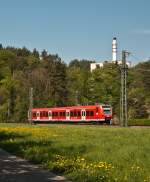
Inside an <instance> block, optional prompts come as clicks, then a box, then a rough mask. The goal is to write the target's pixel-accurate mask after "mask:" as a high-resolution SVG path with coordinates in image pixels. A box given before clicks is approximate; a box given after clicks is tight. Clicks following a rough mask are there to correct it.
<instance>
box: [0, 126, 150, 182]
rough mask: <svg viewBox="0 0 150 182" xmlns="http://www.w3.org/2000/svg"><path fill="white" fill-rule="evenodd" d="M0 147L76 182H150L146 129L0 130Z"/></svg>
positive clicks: (149, 134)
mask: <svg viewBox="0 0 150 182" xmlns="http://www.w3.org/2000/svg"><path fill="white" fill-rule="evenodd" d="M0 147H2V148H3V149H5V150H7V151H9V152H11V153H13V154H17V155H19V156H22V157H24V158H26V159H28V160H30V161H32V162H34V163H38V164H41V165H42V166H43V167H44V168H48V169H49V170H50V171H53V172H55V173H58V174H61V175H64V176H66V177H67V178H69V179H71V180H72V181H76V182H94V181H98V182H115V181H118V182H142V181H143V182H150V129H149V128H119V127H109V126H96V125H94V126H83V125H55V124H52V125H46V126H40V125H34V126H29V125H23V124H22V125H19V124H0Z"/></svg>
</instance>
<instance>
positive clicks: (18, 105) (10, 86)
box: [0, 44, 150, 122]
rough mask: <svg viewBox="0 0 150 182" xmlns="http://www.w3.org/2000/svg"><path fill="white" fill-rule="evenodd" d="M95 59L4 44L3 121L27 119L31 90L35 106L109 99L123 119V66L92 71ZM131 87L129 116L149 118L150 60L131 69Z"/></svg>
mask: <svg viewBox="0 0 150 182" xmlns="http://www.w3.org/2000/svg"><path fill="white" fill-rule="evenodd" d="M91 62H92V61H91V60H78V59H74V60H72V61H70V62H69V63H68V64H67V63H66V62H65V61H63V60H62V59H61V58H60V57H59V56H58V55H57V54H56V55H53V54H50V53H48V52H47V51H46V50H43V51H42V52H41V53H39V52H38V51H37V49H36V48H34V49H33V50H32V51H31V50H29V49H27V48H26V47H23V48H15V47H10V46H8V47H3V45H2V44H0V122H26V121H27V113H28V109H29V90H30V88H33V106H34V107H55V106H72V105H90V104H95V103H104V104H105V103H106V104H111V105H112V107H113V113H114V116H116V118H119V104H120V66H119V65H117V64H112V63H108V62H106V63H105V65H104V67H103V68H97V69H95V70H94V71H93V72H90V63H91ZM127 90H128V118H129V119H132V118H134V119H140V118H150V60H147V61H141V62H140V63H138V64H137V65H136V66H134V67H131V68H129V69H128V75H127Z"/></svg>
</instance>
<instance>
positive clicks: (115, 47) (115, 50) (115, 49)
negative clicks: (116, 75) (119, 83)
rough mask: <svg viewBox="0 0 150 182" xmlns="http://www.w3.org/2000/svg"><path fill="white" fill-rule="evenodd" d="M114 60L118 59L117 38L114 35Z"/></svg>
mask: <svg viewBox="0 0 150 182" xmlns="http://www.w3.org/2000/svg"><path fill="white" fill-rule="evenodd" d="M112 61H113V62H116V61H117V38H116V37H114V38H113V41H112Z"/></svg>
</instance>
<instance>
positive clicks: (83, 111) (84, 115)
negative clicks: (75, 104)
mask: <svg viewBox="0 0 150 182" xmlns="http://www.w3.org/2000/svg"><path fill="white" fill-rule="evenodd" d="M81 116H82V120H83V121H85V119H86V112H85V109H83V110H81Z"/></svg>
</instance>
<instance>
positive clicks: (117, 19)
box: [0, 0, 150, 63]
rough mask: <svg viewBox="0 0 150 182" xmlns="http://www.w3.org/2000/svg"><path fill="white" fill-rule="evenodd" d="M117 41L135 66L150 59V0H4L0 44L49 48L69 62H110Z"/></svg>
mask: <svg viewBox="0 0 150 182" xmlns="http://www.w3.org/2000/svg"><path fill="white" fill-rule="evenodd" d="M114 36H116V37H117V39H118V59H119V58H120V57H121V51H122V50H123V49H126V50H129V51H130V52H132V54H133V56H134V57H133V56H130V58H129V59H130V60H132V61H133V63H136V62H138V61H143V60H147V59H149V57H150V1H149V0H0V42H1V43H2V44H3V45H4V46H7V45H10V46H15V47H23V46H25V47H27V48H29V49H33V48H34V47H35V48H37V49H38V50H39V51H41V50H42V49H46V50H47V51H48V52H49V53H52V54H56V53H57V54H58V55H59V56H60V57H61V58H62V59H63V60H64V61H65V62H69V61H70V60H72V59H75V58H78V59H90V60H97V61H102V60H111V42H112V38H113V37H114Z"/></svg>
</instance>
